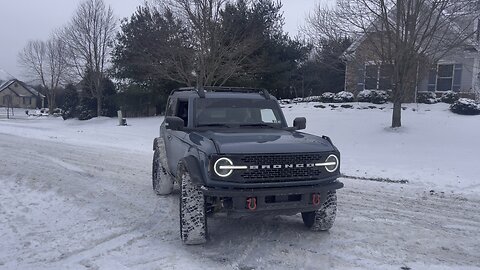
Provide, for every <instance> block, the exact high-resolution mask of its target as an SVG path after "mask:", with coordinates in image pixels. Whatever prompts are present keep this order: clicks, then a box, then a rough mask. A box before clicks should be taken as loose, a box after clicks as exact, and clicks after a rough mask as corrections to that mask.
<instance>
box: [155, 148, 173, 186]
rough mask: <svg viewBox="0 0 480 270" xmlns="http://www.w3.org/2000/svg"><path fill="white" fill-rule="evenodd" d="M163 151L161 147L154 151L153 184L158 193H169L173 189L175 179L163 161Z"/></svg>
mask: <svg viewBox="0 0 480 270" xmlns="http://www.w3.org/2000/svg"><path fill="white" fill-rule="evenodd" d="M162 159H165V157H162V153H161V151H160V150H159V149H155V152H154V153H153V164H152V186H153V190H154V191H155V193H157V194H158V195H168V194H170V193H172V190H173V180H172V178H171V177H170V175H168V173H167V170H166V168H165V165H164V162H162Z"/></svg>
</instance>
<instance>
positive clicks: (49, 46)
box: [18, 35, 67, 114]
mask: <svg viewBox="0 0 480 270" xmlns="http://www.w3.org/2000/svg"><path fill="white" fill-rule="evenodd" d="M18 57H19V62H20V64H21V65H22V66H23V68H24V69H25V70H26V72H27V74H28V75H29V76H30V77H31V78H32V79H33V80H34V81H36V82H39V83H40V84H41V85H42V87H43V89H44V91H45V94H46V96H47V100H48V108H49V113H50V114H52V113H53V110H54V109H55V107H56V106H55V93H56V91H57V90H58V88H59V87H60V86H61V84H62V83H63V82H64V79H65V76H66V74H67V63H66V61H65V46H64V43H63V42H62V40H61V39H59V38H58V37H57V36H55V35H53V36H52V37H51V38H50V39H49V40H48V41H46V42H45V41H41V40H36V41H29V42H28V43H27V45H26V46H25V48H23V50H22V51H21V52H20V53H19V56H18Z"/></svg>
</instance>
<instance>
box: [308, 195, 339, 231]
mask: <svg viewBox="0 0 480 270" xmlns="http://www.w3.org/2000/svg"><path fill="white" fill-rule="evenodd" d="M336 216H337V194H336V192H335V191H329V192H328V193H327V199H326V200H325V202H324V203H323V204H322V207H320V209H318V210H315V211H311V212H302V219H303V223H304V224H305V226H307V227H308V228H310V230H312V231H328V230H330V229H331V228H332V226H333V223H334V222H335V217H336Z"/></svg>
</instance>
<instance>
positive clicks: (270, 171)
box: [152, 87, 343, 244]
mask: <svg viewBox="0 0 480 270" xmlns="http://www.w3.org/2000/svg"><path fill="white" fill-rule="evenodd" d="M305 122H306V121H305V118H303V117H299V118H296V119H295V120H294V121H293V127H288V126H287V123H286V121H285V117H284V115H283V113H282V110H281V108H280V106H279V105H278V102H277V100H276V99H275V97H273V96H272V95H270V94H269V93H268V92H267V91H266V90H258V89H248V88H228V87H205V88H201V89H196V88H180V89H177V90H174V91H172V93H171V95H170V97H169V99H168V102H167V110H166V115H165V120H164V121H163V123H162V124H161V126H160V136H159V137H158V138H155V140H154V143H153V150H154V156H153V172H152V180H153V181H152V182H153V189H154V191H155V192H156V193H157V194H159V195H167V194H170V193H171V192H172V189H173V184H174V182H177V183H178V185H179V186H180V235H181V238H182V240H183V242H184V243H186V244H201V243H205V242H206V241H207V237H208V235H207V217H208V216H209V215H213V214H215V213H219V212H223V213H225V214H227V215H231V216H241V215H251V214H260V215H265V214H287V215H292V214H297V213H299V212H301V213H302V218H303V222H304V223H305V225H306V226H307V227H309V228H311V229H312V230H314V231H323V230H328V229H330V228H331V227H332V226H333V223H334V220H335V215H336V210H337V203H336V202H337V197H336V190H337V189H340V188H342V187H343V184H342V183H341V182H339V181H337V178H338V177H339V176H340V153H339V151H338V149H337V148H336V147H335V146H334V145H333V143H332V141H331V140H330V138H328V137H326V136H322V137H318V136H314V135H310V134H306V133H303V132H299V131H298V130H301V129H305Z"/></svg>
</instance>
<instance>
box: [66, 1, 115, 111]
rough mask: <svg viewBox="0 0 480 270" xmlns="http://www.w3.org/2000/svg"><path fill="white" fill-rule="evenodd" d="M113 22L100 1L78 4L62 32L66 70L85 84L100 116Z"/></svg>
mask: <svg viewBox="0 0 480 270" xmlns="http://www.w3.org/2000/svg"><path fill="white" fill-rule="evenodd" d="M115 28H116V20H115V17H114V15H113V10H112V9H111V7H107V6H105V3H104V2H103V0H86V1H84V2H82V3H81V4H80V5H79V6H78V8H77V10H76V12H75V14H74V16H73V18H72V19H71V21H70V23H69V24H68V25H67V26H66V27H65V28H64V29H63V31H62V34H63V39H64V42H65V44H66V48H67V51H68V58H67V59H68V60H69V64H70V66H71V67H72V68H73V70H74V71H75V73H76V75H77V76H78V77H80V78H82V79H84V81H85V82H87V83H88V84H89V87H88V88H89V89H90V91H91V93H90V94H91V95H92V96H93V97H95V98H96V99H97V115H98V116H100V115H101V114H102V95H103V89H102V80H103V79H104V78H105V72H106V70H107V64H108V60H109V55H110V50H111V45H112V42H113V39H114V38H115Z"/></svg>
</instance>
